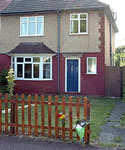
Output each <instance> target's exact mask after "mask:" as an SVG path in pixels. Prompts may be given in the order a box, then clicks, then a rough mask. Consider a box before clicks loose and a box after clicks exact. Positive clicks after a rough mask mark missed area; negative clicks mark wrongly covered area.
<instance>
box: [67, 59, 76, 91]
mask: <svg viewBox="0 0 125 150" xmlns="http://www.w3.org/2000/svg"><path fill="white" fill-rule="evenodd" d="M67 92H78V59H67Z"/></svg>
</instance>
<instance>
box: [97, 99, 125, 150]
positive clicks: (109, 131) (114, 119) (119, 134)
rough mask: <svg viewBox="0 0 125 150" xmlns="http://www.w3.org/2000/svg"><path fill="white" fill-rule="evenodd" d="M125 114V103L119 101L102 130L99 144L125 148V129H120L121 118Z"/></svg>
mask: <svg viewBox="0 0 125 150" xmlns="http://www.w3.org/2000/svg"><path fill="white" fill-rule="evenodd" d="M124 113H125V102H123V101H121V100H119V101H118V102H117V103H116V106H115V108H114V109H113V111H112V113H111V115H110V116H109V118H107V120H106V123H105V124H104V126H102V128H101V133H100V137H99V142H102V143H106V144H115V145H123V147H125V128H121V127H120V118H121V117H122V115H123V114H124ZM124 149H125V148H124Z"/></svg>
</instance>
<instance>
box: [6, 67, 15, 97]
mask: <svg viewBox="0 0 125 150" xmlns="http://www.w3.org/2000/svg"><path fill="white" fill-rule="evenodd" d="M6 79H7V81H8V85H7V91H8V92H9V97H12V96H13V92H14V87H15V83H14V81H15V79H14V71H13V69H9V72H8V76H6Z"/></svg>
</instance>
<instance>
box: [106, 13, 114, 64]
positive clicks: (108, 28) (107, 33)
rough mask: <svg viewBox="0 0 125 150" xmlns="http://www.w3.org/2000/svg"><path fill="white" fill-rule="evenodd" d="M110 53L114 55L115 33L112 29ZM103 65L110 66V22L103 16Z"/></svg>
mask: <svg viewBox="0 0 125 150" xmlns="http://www.w3.org/2000/svg"><path fill="white" fill-rule="evenodd" d="M111 43H112V53H113V54H114V53H115V31H114V29H113V27H112V41H111ZM105 64H106V66H110V22H109V18H108V17H107V16H106V15H105Z"/></svg>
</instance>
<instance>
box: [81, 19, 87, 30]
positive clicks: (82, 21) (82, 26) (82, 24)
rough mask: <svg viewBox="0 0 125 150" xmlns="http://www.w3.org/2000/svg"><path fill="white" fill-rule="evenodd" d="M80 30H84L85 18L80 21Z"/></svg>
mask: <svg viewBox="0 0 125 150" xmlns="http://www.w3.org/2000/svg"><path fill="white" fill-rule="evenodd" d="M80 32H86V20H81V21H80Z"/></svg>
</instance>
